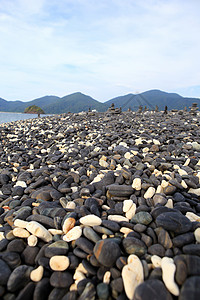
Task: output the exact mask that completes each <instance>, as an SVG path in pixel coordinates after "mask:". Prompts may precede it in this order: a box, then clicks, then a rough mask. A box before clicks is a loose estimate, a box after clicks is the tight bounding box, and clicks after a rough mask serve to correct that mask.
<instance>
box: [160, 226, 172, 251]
mask: <svg viewBox="0 0 200 300" xmlns="http://www.w3.org/2000/svg"><path fill="white" fill-rule="evenodd" d="M158 243H159V244H161V245H162V246H163V247H164V248H165V249H170V248H172V246H173V243H172V240H171V238H170V235H169V233H168V232H167V231H166V230H164V229H161V230H160V232H159V234H158Z"/></svg>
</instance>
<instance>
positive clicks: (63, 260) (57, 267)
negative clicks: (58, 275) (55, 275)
mask: <svg viewBox="0 0 200 300" xmlns="http://www.w3.org/2000/svg"><path fill="white" fill-rule="evenodd" d="M69 264H70V261H69V258H68V257H67V256H64V255H55V256H52V257H51V258H50V260H49V265H50V267H51V269H52V270H53V271H65V270H66V269H67V268H68V267H69Z"/></svg>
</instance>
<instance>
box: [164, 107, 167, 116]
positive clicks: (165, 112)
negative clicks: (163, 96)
mask: <svg viewBox="0 0 200 300" xmlns="http://www.w3.org/2000/svg"><path fill="white" fill-rule="evenodd" d="M164 114H165V115H167V105H166V106H165V110H164Z"/></svg>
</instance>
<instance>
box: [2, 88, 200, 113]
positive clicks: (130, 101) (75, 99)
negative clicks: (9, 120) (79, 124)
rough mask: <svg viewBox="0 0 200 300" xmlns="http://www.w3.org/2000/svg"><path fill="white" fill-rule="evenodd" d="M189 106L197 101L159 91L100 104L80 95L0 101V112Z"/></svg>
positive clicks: (196, 99) (198, 102)
mask: <svg viewBox="0 0 200 300" xmlns="http://www.w3.org/2000/svg"><path fill="white" fill-rule="evenodd" d="M193 102H196V103H197V104H198V106H200V99H198V98H186V97H182V96H180V95H178V94H175V93H166V92H163V91H160V90H150V91H147V92H144V93H140V94H128V95H124V96H119V97H116V98H113V99H110V100H108V101H106V102H104V103H102V102H99V101H97V100H95V99H93V98H92V97H90V96H87V95H84V94H82V93H79V92H77V93H73V94H70V95H67V96H64V97H62V98H60V97H57V96H44V97H41V98H37V99H34V100H31V101H28V102H23V101H19V100H17V101H7V100H5V99H2V98H0V111H4V112H24V110H25V109H26V108H27V107H28V106H31V105H37V106H39V107H41V108H42V109H43V110H44V111H45V113H46V114H61V113H66V112H74V113H76V112H80V111H88V109H89V108H90V109H96V110H97V111H100V112H101V111H102V112H103V111H106V110H107V109H108V107H110V105H111V104H112V103H114V104H115V107H121V108H122V110H123V111H126V110H127V109H128V108H130V109H131V110H134V111H135V110H137V109H138V107H139V105H142V106H143V108H144V107H145V106H146V107H147V108H149V109H150V110H152V109H155V106H156V105H157V106H158V108H159V110H164V108H165V106H166V105H167V107H168V109H169V110H171V109H183V108H184V107H185V106H186V107H187V108H189V106H191V105H192V103H193Z"/></svg>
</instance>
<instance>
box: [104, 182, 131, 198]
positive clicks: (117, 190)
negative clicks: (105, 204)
mask: <svg viewBox="0 0 200 300" xmlns="http://www.w3.org/2000/svg"><path fill="white" fill-rule="evenodd" d="M107 189H108V191H109V193H110V195H112V196H118V197H128V196H130V195H132V194H133V192H134V189H133V188H132V186H130V185H125V184H124V185H123V184H122V185H117V184H111V185H107Z"/></svg>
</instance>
